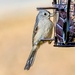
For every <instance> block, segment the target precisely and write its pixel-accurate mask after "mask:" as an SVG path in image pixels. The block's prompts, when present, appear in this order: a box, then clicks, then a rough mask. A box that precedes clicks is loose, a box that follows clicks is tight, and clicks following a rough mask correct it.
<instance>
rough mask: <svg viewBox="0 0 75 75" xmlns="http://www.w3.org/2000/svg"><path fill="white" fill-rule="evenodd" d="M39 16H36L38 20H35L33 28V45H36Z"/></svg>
mask: <svg viewBox="0 0 75 75" xmlns="http://www.w3.org/2000/svg"><path fill="white" fill-rule="evenodd" d="M38 22H39V20H38V17H36V22H35V25H34V29H33V36H32V45H34V37H35V35H36V33H37V31H38Z"/></svg>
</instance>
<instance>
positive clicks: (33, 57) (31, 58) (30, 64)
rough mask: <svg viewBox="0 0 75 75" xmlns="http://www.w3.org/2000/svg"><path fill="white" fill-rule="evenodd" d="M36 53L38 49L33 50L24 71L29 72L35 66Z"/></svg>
mask: <svg viewBox="0 0 75 75" xmlns="http://www.w3.org/2000/svg"><path fill="white" fill-rule="evenodd" d="M36 52H37V48H32V51H31V53H30V55H29V58H28V60H27V62H26V65H25V67H24V70H29V69H30V67H31V66H32V65H33V63H34V59H35V55H36Z"/></svg>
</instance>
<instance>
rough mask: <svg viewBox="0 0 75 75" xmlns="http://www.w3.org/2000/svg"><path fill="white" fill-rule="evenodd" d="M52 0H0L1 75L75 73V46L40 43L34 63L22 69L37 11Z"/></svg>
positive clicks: (72, 74) (28, 51)
mask: <svg viewBox="0 0 75 75" xmlns="http://www.w3.org/2000/svg"><path fill="white" fill-rule="evenodd" d="M51 3H52V0H0V75H75V48H55V47H53V43H52V44H51V45H49V44H48V43H46V44H44V45H42V46H41V47H40V49H39V50H38V52H37V55H36V59H35V62H34V65H33V66H32V67H31V69H30V70H29V71H25V70H24V66H25V63H26V60H27V58H28V56H29V53H30V51H31V48H32V47H31V46H32V42H31V41H32V32H33V26H34V24H35V19H36V15H37V13H38V11H37V10H36V7H41V6H45V7H46V6H51V5H52V4H51Z"/></svg>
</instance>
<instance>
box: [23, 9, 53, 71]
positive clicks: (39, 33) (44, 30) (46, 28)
mask: <svg viewBox="0 0 75 75" xmlns="http://www.w3.org/2000/svg"><path fill="white" fill-rule="evenodd" d="M50 15H51V17H52V13H50V12H49V11H47V10H46V9H45V10H39V13H38V15H37V16H36V22H35V25H34V29H33V36H32V50H31V52H30V55H29V58H28V60H27V62H26V65H25V67H24V70H29V69H30V67H31V66H32V65H33V63H34V60H35V56H36V53H37V50H38V49H39V47H40V46H41V45H42V44H43V43H45V42H46V41H41V39H47V38H51V37H52V32H53V22H52V21H51V20H50ZM51 42H52V41H48V43H49V44H50V43H51Z"/></svg>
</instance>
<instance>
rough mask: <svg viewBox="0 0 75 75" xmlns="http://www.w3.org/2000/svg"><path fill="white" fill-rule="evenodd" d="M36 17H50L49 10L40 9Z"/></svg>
mask: <svg viewBox="0 0 75 75" xmlns="http://www.w3.org/2000/svg"><path fill="white" fill-rule="evenodd" d="M38 18H39V19H44V18H47V19H49V18H50V12H49V11H47V10H40V11H39V13H38Z"/></svg>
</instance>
